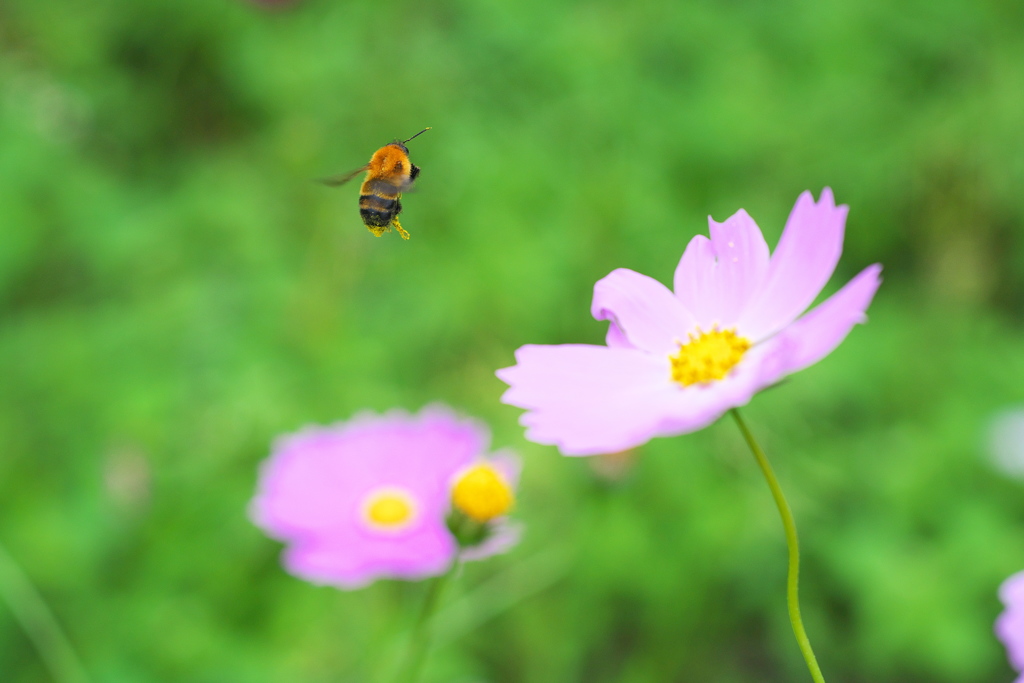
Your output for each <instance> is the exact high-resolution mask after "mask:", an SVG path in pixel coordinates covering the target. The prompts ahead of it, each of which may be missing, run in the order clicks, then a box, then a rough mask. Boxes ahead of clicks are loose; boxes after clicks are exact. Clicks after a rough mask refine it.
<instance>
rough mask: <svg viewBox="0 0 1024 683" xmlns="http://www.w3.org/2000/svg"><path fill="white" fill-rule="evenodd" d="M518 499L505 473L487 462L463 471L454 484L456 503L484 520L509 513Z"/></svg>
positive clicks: (471, 514) (461, 508)
mask: <svg viewBox="0 0 1024 683" xmlns="http://www.w3.org/2000/svg"><path fill="white" fill-rule="evenodd" d="M514 502H515V495H514V494H513V493H512V487H511V486H509V484H508V482H507V481H505V477H503V476H502V475H501V473H499V472H498V471H497V470H496V469H494V468H493V467H491V466H490V465H486V464H483V463H481V464H479V465H473V466H472V467H470V468H469V469H467V470H466V471H465V472H463V473H462V475H461V476H460V477H459V478H458V480H457V481H456V482H455V486H454V488H452V504H453V505H454V506H455V507H456V508H458V509H459V510H461V511H462V512H463V513H465V514H466V516H468V517H470V518H471V519H474V520H476V521H477V522H481V523H483V522H487V521H489V520H492V519H494V518H495V517H500V516H501V515H503V514H505V513H506V512H508V511H509V509H511V507H512V504H513V503H514Z"/></svg>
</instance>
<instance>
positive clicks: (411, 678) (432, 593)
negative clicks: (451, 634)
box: [398, 559, 459, 683]
mask: <svg viewBox="0 0 1024 683" xmlns="http://www.w3.org/2000/svg"><path fill="white" fill-rule="evenodd" d="M458 569H459V560H458V559H456V560H454V561H453V562H452V566H451V567H450V568H449V569H448V571H447V572H445V573H444V574H442V575H441V576H439V577H437V578H436V579H434V580H433V581H432V582H431V584H430V588H428V589H427V597H426V600H424V602H423V609H422V610H420V614H419V617H418V618H417V619H416V624H415V625H414V626H413V631H412V641H411V643H410V644H409V654H408V655H407V657H406V661H405V666H404V667H402V670H401V672H400V673H399V676H398V681H399V683H416V681H418V680H419V678H420V673H421V672H422V671H423V665H424V663H426V661H427V653H428V652H429V650H430V638H431V635H432V634H431V632H430V620H431V617H432V616H433V615H434V612H436V611H437V606H438V604H439V603H440V602H441V594H442V593H444V589H445V588H446V587H447V585H448V582H449V581H451V579H452V577H453V576H455V574H456V572H457V571H458Z"/></svg>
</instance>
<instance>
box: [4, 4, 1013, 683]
mask: <svg viewBox="0 0 1024 683" xmlns="http://www.w3.org/2000/svg"><path fill="white" fill-rule="evenodd" d="M424 126H433V127H434V129H433V130H432V131H430V132H429V133H427V134H426V135H423V136H422V137H420V138H417V139H416V140H415V141H414V142H412V143H410V149H411V154H412V158H413V160H414V161H415V162H416V163H417V164H418V165H420V166H422V168H423V175H422V177H421V181H420V183H419V191H418V192H416V193H415V194H413V195H409V196H408V197H407V198H406V201H405V206H406V210H405V213H404V214H403V224H404V226H405V227H406V228H407V229H408V230H409V231H410V232H411V233H412V240H411V241H409V242H403V241H402V240H400V239H399V238H398V237H397V235H395V234H394V233H390V234H388V235H385V236H384V237H383V238H381V239H377V238H374V237H373V236H371V235H370V234H369V233H368V232H367V231H366V229H365V228H364V227H363V226H362V224H361V223H360V221H359V217H358V212H357V208H356V197H357V194H358V188H357V186H356V185H354V184H353V185H349V186H346V187H344V188H342V189H340V190H331V189H328V188H325V187H323V186H320V185H317V184H315V183H313V182H311V180H312V179H314V178H317V177H323V176H326V175H330V174H333V173H340V172H344V171H347V170H349V169H351V168H354V167H357V166H359V165H361V164H363V163H365V161H366V160H367V159H368V158H369V155H370V154H371V153H372V152H373V151H374V150H375V149H376V148H377V147H379V146H380V145H382V144H384V143H387V142H389V141H391V140H392V139H393V138H395V137H400V136H401V137H408V136H410V135H412V134H413V133H415V132H416V131H418V130H420V129H421V128H423V127H424ZM826 185H829V186H831V187H832V188H834V190H835V193H836V197H837V199H838V200H839V201H841V202H843V203H847V204H849V205H850V207H851V211H850V219H849V222H848V226H847V239H846V248H845V253H844V256H843V260H842V263H841V264H840V266H839V270H838V272H837V274H836V277H835V279H834V282H833V283H832V284H831V285H830V290H829V291H831V290H834V289H835V288H836V287H838V286H839V285H840V284H841V283H842V282H844V281H845V280H846V279H848V278H849V277H850V276H852V275H853V274H854V273H856V272H857V271H859V270H860V269H861V268H863V267H864V266H866V265H867V264H869V263H872V262H876V261H881V262H883V263H884V264H885V283H884V285H883V287H882V290H881V291H880V293H879V295H878V297H877V299H876V301H875V304H874V305H873V306H872V308H871V322H870V324H869V325H867V326H865V327H859V328H857V329H856V330H855V331H854V332H853V334H852V335H851V336H850V338H849V339H848V340H847V342H846V343H845V344H844V345H843V346H842V347H840V349H839V350H838V351H836V352H835V353H834V354H832V356H830V357H829V358H827V359H826V360H824V361H823V362H822V363H820V364H819V365H818V366H815V367H814V368H811V369H809V370H807V371H805V372H803V373H801V374H799V375H797V376H795V377H794V378H792V379H791V381H789V382H787V383H786V384H784V385H783V386H781V387H779V388H777V389H774V390H772V391H769V392H766V393H764V394H761V395H760V396H758V397H757V398H756V399H755V400H754V402H753V403H752V405H751V406H750V408H749V409H748V410H747V411H746V412H747V417H748V420H749V421H750V423H751V425H752V426H753V428H754V430H755V432H756V433H757V434H758V436H759V437H760V438H761V439H762V440H763V443H764V445H765V447H766V449H767V450H768V453H769V455H770V457H771V458H772V459H773V460H774V462H775V465H776V468H777V469H778V471H779V474H780V477H781V479H782V481H783V484H784V486H785V488H786V489H787V491H788V494H789V495H790V497H791V502H792V503H793V505H794V509H795V512H796V515H797V520H798V522H799V523H800V530H801V534H802V539H803V544H804V551H805V557H804V559H805V562H804V566H803V569H804V571H803V585H802V596H803V604H804V609H805V619H806V622H807V627H808V630H809V632H810V634H811V637H812V641H813V642H814V643H815V647H816V650H817V651H818V655H819V659H820V661H821V663H822V666H823V668H824V671H825V672H826V676H827V679H828V680H829V681H830V682H832V683H860V682H865V683H866V682H867V681H871V682H872V683H896V682H900V683H916V682H922V683H924V682H932V681H937V682H946V681H949V682H954V681H955V682H963V681H971V682H975V681H977V682H982V683H988V682H991V683H997V682H1004V681H1010V680H1011V679H1012V678H1013V676H1014V674H1013V672H1012V671H1011V670H1010V668H1009V666H1008V665H1007V664H1006V658H1005V653H1004V651H1003V649H1002V647H1001V645H1000V644H999V643H998V642H997V641H996V640H995V638H994V637H993V635H992V621H993V619H994V618H995V616H996V615H997V614H998V612H999V611H1000V605H999V602H998V600H997V597H996V589H997V586H998V584H999V583H1000V581H1002V580H1003V579H1004V578H1005V577H1006V576H1008V575H1009V574H1011V573H1012V572H1015V571H1017V570H1020V569H1024V483H1022V482H1019V481H1014V480H1012V479H1009V478H1007V477H1005V476H1004V475H1002V474H1000V473H999V472H998V471H996V470H995V469H994V468H993V467H992V466H990V464H989V458H988V456H987V454H986V429H987V425H988V423H989V421H990V419H991V416H992V415H993V414H994V413H995V412H997V411H999V410H1001V409H1003V408H1004V407H1006V406H1008V405H1012V404H1014V403H1017V402H1021V401H1022V400H1024V326H1022V324H1021V315H1020V313H1021V308H1022V305H1024V248H1022V246H1024V245H1022V242H1024V192H1022V188H1024V6H1022V5H1021V4H1020V3H1017V2H1012V1H1010V0H1005V1H1004V2H996V1H982V2H969V1H967V0H961V1H959V2H953V1H942V0H928V1H925V0H915V1H911V2H906V3H890V2H885V1H884V0H866V1H865V2H860V3H848V2H840V1H839V0H824V1H820V0H819V1H814V2H812V1H810V0H784V1H780V2H763V1H756V0H729V1H722V2H696V1H687V2H678V3H673V2H664V1H654V0H649V1H647V0H638V1H634V2H628V3H627V2H612V1H609V0H597V1H595V2H571V1H563V2H551V1H550V0H520V1H519V2H516V3H512V2H498V1H496V0H477V1H475V2H474V1H471V0H439V1H437V2H413V1H411V0H384V1H382V2H376V3H355V2H339V1H334V2H332V1H331V0H307V1H305V2H298V3H295V4H293V5H289V6H283V5H282V6H279V7H276V8H269V7H266V6H260V5H256V4H250V3H247V2H244V1H243V0H173V1H172V0H145V1H143V0H136V1H128V0H119V1H118V0H94V1H91V2H59V1H57V0H2V2H0V511H2V512H0V541H2V543H3V544H4V545H5V546H6V547H7V548H8V550H9V551H10V552H11V554H12V555H14V556H15V557H16V558H17V559H18V561H19V562H20V563H21V565H22V567H23V569H24V570H25V572H26V573H27V574H29V575H30V576H31V577H32V578H33V580H34V581H35V583H36V584H37V585H38V587H39V589H40V591H41V592H42V594H43V595H44V596H45V598H46V599H47V600H48V601H49V602H50V604H51V605H52V607H53V609H54V611H55V612H56V614H57V616H58V618H59V619H60V621H61V623H62V624H63V625H64V626H65V627H66V629H67V631H68V634H69V636H70V638H71V639H72V640H73V642H74V644H75V646H76V648H77V650H78V651H79V652H80V654H81V656H82V658H83V660H84V661H85V664H86V666H87V668H88V669H89V671H90V673H91V674H92V677H93V680H94V681H96V682H98V683H148V682H151V681H153V682H155V681H175V682H177V681H183V682H188V683H193V682H194V683H235V682H241V683H250V682H251V683H264V682H268V683H269V682H284V683H293V682H296V681H301V682H310V683H320V682H324V683H326V682H334V681H339V682H346V683H349V682H350V683H359V682H366V681H369V682H371V683H376V681H379V680H384V679H383V677H384V676H385V674H386V672H387V670H388V667H389V665H390V664H391V663H392V662H393V659H394V657H395V656H397V655H398V654H400V653H401V651H402V647H401V646H402V642H403V641H402V634H403V629H404V628H405V627H407V626H408V624H409V620H410V614H411V610H412V609H413V608H414V607H415V606H416V605H417V604H418V602H419V600H420V599H421V597H422V592H423V586H422V585H417V584H402V583H397V582H381V583H378V584H375V585H373V586H372V587H370V588H368V589H365V590H363V591H359V592H354V593H343V592H340V591H336V590H332V589H329V588H317V587H313V586H310V585H308V584H305V583H303V582H301V581H299V580H297V579H294V578H292V577H290V576H288V575H287V574H285V573H284V572H283V571H282V570H281V568H280V566H279V563H278V556H279V552H280V546H279V544H277V543H275V542H273V541H270V540H268V539H266V538H265V537H264V536H263V535H261V534H260V532H259V531H258V530H257V529H255V528H254V527H253V526H252V525H251V524H250V523H249V521H248V520H247V517H246V506H247V504H248V501H249V498H250V496H251V495H252V492H253V489H254V484H255V478H256V471H257V466H258V464H259V462H260V461H261V460H262V459H263V458H264V457H266V455H267V453H268V448H269V444H270V441H271V440H272V439H273V438H274V436H275V435H277V434H280V433H282V432H287V431H290V430H294V429H296V428H298V427H300V426H302V425H304V424H307V423H330V422H333V421H336V420H339V419H344V418H347V417H349V416H350V415H352V414H353V413H354V412H355V411H358V410H360V409H363V408H372V409H376V410H383V409H387V408H389V407H392V406H403V407H406V408H409V409H418V408H419V407H420V406H422V405H424V404H426V403H429V402H432V401H444V402H447V403H450V404H451V405H453V406H456V407H457V408H459V409H460V410H463V411H465V412H467V413H470V414H473V415H476V416H479V417H481V418H483V419H486V420H487V421H488V422H489V423H490V424H491V425H492V426H493V429H494V432H495V443H496V445H498V446H512V447H514V448H516V449H518V450H519V451H520V452H521V453H522V454H523V456H524V459H525V461H526V470H525V473H524V481H523V484H522V489H521V499H520V504H519V508H518V510H519V512H518V514H519V517H520V518H521V519H523V520H524V521H525V522H526V523H527V525H528V532H527V535H526V537H525V540H524V542H523V543H522V544H521V546H520V547H518V548H517V549H516V550H515V551H514V552H512V553H510V554H509V555H507V556H504V557H501V558H497V559H494V560H491V561H488V562H486V563H478V564H476V565H473V566H470V567H467V569H466V571H465V575H464V577H463V580H462V581H461V582H460V586H459V588H458V589H457V590H456V591H454V592H453V593H452V594H451V595H450V596H449V597H450V599H451V602H450V607H449V608H448V610H447V611H446V612H445V613H444V614H442V615H441V621H440V624H439V628H440V629H441V634H440V646H439V648H438V649H437V651H436V652H435V654H434V655H433V657H432V660H431V665H430V670H429V671H428V675H427V676H426V680H427V681H428V683H429V682H433V683H440V682H442V681H445V682H455V683H483V682H485V681H523V682H529V683H571V682H576V681H579V682H584V681H585V682H586V683H604V682H612V681H614V682H622V683H645V682H658V683H662V682H684V681H685V682H698V683H703V682H707V681H714V682H716V683H718V682H720V683H733V682H737V683H738V682H741V681H744V682H745V681H771V682H782V681H803V680H809V677H808V676H807V673H806V670H805V669H804V668H803V663H802V660H801V659H800V658H799V654H798V652H797V649H796V646H795V644H794V642H793V638H792V635H791V633H790V631H789V624H788V621H787V618H786V612H785V601H784V579H785V557H786V556H785V546H784V541H783V536H782V530H781V526H780V524H779V521H778V518H777V514H776V512H775V509H774V507H773V504H772V501H771V498H770V496H769V493H768V490H767V488H766V486H765V484H764V482H763V480H762V479H761V478H760V476H759V473H758V471H757V469H756V467H755V465H754V462H753V460H752V459H751V458H750V456H749V453H747V452H746V451H745V450H744V445H743V443H742V441H741V439H740V436H739V434H738V433H737V431H736V429H735V426H734V425H733V424H731V423H729V422H727V421H722V422H721V423H720V424H716V425H714V426H712V427H710V428H708V429H707V430H705V431H703V432H701V433H698V434H694V435H689V436H684V437H679V438H674V439H658V440H655V441H654V442H652V443H651V444H649V445H648V446H645V447H644V448H643V449H641V452H639V453H638V454H636V458H635V461H634V462H632V464H631V466H629V464H628V463H627V464H625V465H624V464H623V463H622V462H618V463H616V462H610V461H599V462H595V461H594V460H590V459H571V458H563V457H561V456H559V455H558V453H557V452H556V450H555V449H553V448H550V447H541V446H537V445H534V444H529V443H527V442H525V441H524V440H523V438H522V430H521V428H520V427H519V426H518V425H517V423H516V420H517V418H518V416H519V411H518V410H516V409H513V408H510V407H508V406H504V405H501V404H500V403H499V402H498V398H499V396H500V395H501V393H502V390H503V385H502V383H501V382H499V381H498V380H497V379H496V378H495V377H494V374H493V373H494V370H495V369H496V368H498V367H503V366H506V365H510V364H511V363H512V353H513V350H514V349H515V348H516V347H518V346H519V345H521V344H524V343H528V342H542V343H562V342H580V341H582V342H595V343H599V342H601V341H602V340H603V335H604V330H605V325H603V324H599V323H597V322H595V321H593V320H592V319H591V318H590V316H589V305H590V293H591V288H592V287H593V284H594V282H595V281H596V280H598V279H599V278H601V277H603V276H604V275H605V274H607V273H608V272H609V271H610V270H612V269H613V268H616V267H628V268H633V269H635V270H639V271H641V272H644V273H648V274H650V275H653V276H655V277H657V278H659V279H661V280H662V281H664V282H668V281H669V280H670V278H671V273H672V271H673V269H674V267H675V264H676V261H677V259H678V257H679V255H680V254H681V253H682V250H683V248H684V246H685V244H686V243H687V241H688V240H689V239H690V237H692V236H693V235H694V234H696V233H699V232H704V231H706V216H707V215H708V214H711V215H713V216H714V217H715V218H717V219H719V220H722V219H724V218H725V217H727V216H728V215H730V214H731V213H732V212H734V211H735V210H737V209H739V208H741V207H742V208H746V209H747V210H748V211H749V212H750V213H751V214H752V215H753V216H754V217H755V219H757V220H758V221H759V222H760V224H761V226H762V228H763V229H764V230H765V232H766V234H767V235H768V239H769V243H770V244H772V245H774V243H775V239H776V238H777V236H778V234H779V232H780V230H781V227H782V225H783V223H784V221H785V218H786V215H787V214H788V211H789V209H790V207H791V206H792V204H793V202H794V200H795V199H796V197H797V195H798V194H799V193H800V192H801V191H803V190H805V189H811V190H812V191H814V192H815V194H816V195H817V193H818V192H820V190H821V188H822V187H823V186H826ZM595 464H596V465H597V467H595ZM0 680H3V681H4V682H5V683H8V682H9V683H37V682H43V681H49V680H51V679H50V678H49V676H48V674H47V672H46V670H45V669H44V668H43V666H42V664H41V663H40V660H39V657H38V655H37V653H36V652H35V651H34V650H33V648H32V647H31V645H30V642H29V641H28V640H27V639H26V637H25V635H24V633H23V631H22V630H21V628H20V627H19V625H18V623H17V622H16V621H15V620H14V619H13V618H12V615H11V612H10V611H9V610H8V608H7V606H6V605H4V604H0Z"/></svg>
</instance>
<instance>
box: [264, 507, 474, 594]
mask: <svg viewBox="0 0 1024 683" xmlns="http://www.w3.org/2000/svg"><path fill="white" fill-rule="evenodd" d="M457 552H458V548H457V547H456V544H455V540H454V539H453V538H452V537H451V534H449V533H448V530H447V529H446V528H445V527H444V525H443V524H442V523H441V522H440V519H438V521H437V522H436V523H433V524H431V525H429V526H427V527H424V528H423V529H422V530H421V531H420V532H419V533H416V534H414V535H411V536H405V537H401V538H395V539H390V538H360V539H358V540H356V539H354V538H351V537H345V536H340V535H339V536H333V537H330V538H316V539H309V540H307V541H303V542H299V543H296V544H293V545H292V546H290V547H289V548H287V549H286V550H285V554H284V564H285V567H286V568H287V569H288V571H289V572H291V573H292V574H294V575H296V576H299V577H301V578H303V579H306V580H307V581H312V582H314V583H319V584H326V585H332V586H338V587H341V588H348V589H354V588H361V587H363V586H365V585H367V584H369V583H371V582H373V581H374V580H376V579H379V578H394V579H409V580H416V579H423V578H426V577H429V576H437V575H438V574H442V573H444V571H445V570H446V569H447V568H448V567H449V565H450V564H451V562H452V561H453V560H454V559H455V555H456V553H457Z"/></svg>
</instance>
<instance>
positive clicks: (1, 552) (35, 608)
mask: <svg viewBox="0 0 1024 683" xmlns="http://www.w3.org/2000/svg"><path fill="white" fill-rule="evenodd" d="M0 597H3V598H4V600H6V601H7V604H8V605H9V606H10V608H11V613H12V614H14V618H15V619H16V620H17V621H18V623H20V624H21V627H22V628H23V629H24V630H25V633H26V635H28V638H29V640H31V641H32V643H33V644H34V645H35V646H36V649H37V650H38V651H39V656H40V657H41V658H42V660H43V663H44V664H46V668H47V669H49V670H50V675H51V676H53V678H54V680H56V681H58V683H87V681H88V680H89V677H88V676H87V675H86V673H85V668H84V667H83V666H82V663H81V662H80V661H78V656H77V655H75V651H74V649H73V648H72V647H71V643H70V642H69V641H68V639H67V636H65V635H64V632H63V631H62V630H61V628H60V624H58V623H57V619H56V617H54V616H53V612H51V611H50V608H49V607H47V606H46V602H44V601H43V598H42V596H40V595H39V593H38V591H36V589H35V587H34V586H33V585H32V582H31V581H29V579H28V577H27V576H25V573H24V572H23V571H22V570H21V567H19V566H18V563H17V562H15V561H14V558H12V557H11V556H10V554H9V553H8V552H7V550H6V549H4V547H3V545H0Z"/></svg>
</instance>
